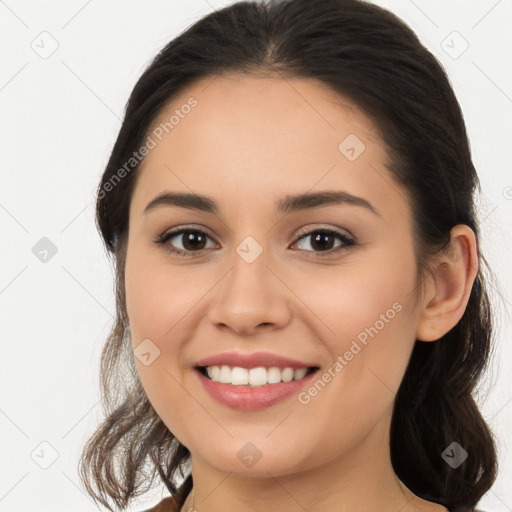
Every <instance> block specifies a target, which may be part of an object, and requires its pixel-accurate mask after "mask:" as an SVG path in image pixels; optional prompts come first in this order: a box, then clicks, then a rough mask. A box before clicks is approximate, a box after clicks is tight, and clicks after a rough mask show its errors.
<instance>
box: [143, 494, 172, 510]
mask: <svg viewBox="0 0 512 512" xmlns="http://www.w3.org/2000/svg"><path fill="white" fill-rule="evenodd" d="M141 512H179V511H178V508H177V507H176V503H175V502H174V501H173V499H172V498H170V497H168V498H164V499H163V500H162V501H161V502H160V503H158V504H157V505H155V506H154V507H152V508H148V509H146V510H142V511H141Z"/></svg>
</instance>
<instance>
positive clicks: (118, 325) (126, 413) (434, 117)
mask: <svg viewBox="0 0 512 512" xmlns="http://www.w3.org/2000/svg"><path fill="white" fill-rule="evenodd" d="M230 73H231V74H233V73H242V74H245V75H250V76H270V77H277V78H286V77H296V78H303V79H315V80H318V81H320V82H321V83H322V84H325V85H326V86H327V87H328V88H329V89H330V90H332V91H334V92H335V93H337V94H340V95H343V97H345V98H348V99H349V101H351V102H352V103H353V104H354V105H355V106H357V107H358V108H359V109H360V110H361V111H362V112H363V113H364V114H365V115H367V116H368V118H369V119H371V120H372V121H373V122H374V123H375V125H376V127H377V129H378V131H379V135H380V136H381V139H382V141H383V143H384V147H385V148H386V151H387V154H388V156H389V160H390V161H389V165H388V168H389V170H390V172H391V175H392V177H393V179H394V180H395V181H396V182H397V183H398V184H400V185H401V186H402V187H403V189H404V190H405V191H406V193H407V197H408V199H410V205H411V211H412V218H413V231H414V233H413V235H414V244H415V255H416V260H417V269H418V276H420V277H422V278H423V277H424V276H425V273H426V272H428V271H431V269H430V267H429V262H431V261H432V258H433V257H435V256H436V255H438V254H440V253H441V252H443V251H445V250H446V249H447V248H448V246H449V244H450V240H451V236H450V230H451V228H452V227H453V226H455V225H457V224H466V225H468V226H469V227H470V228H471V229H472V230H473V231H474V233H475V237H476V240H477V251H478V256H479V266H478V273H477V275H476V278H475V281H474V283H473V286H472V289H471V293H470V296H469V300H468V303H467V307H466V309H465V312H464V314H463V316H462V318H461V319H460V321H459V322H458V323H457V324H456V325H455V326H454V327H453V328H452V329H451V330H450V331H449V332H447V333H446V334H445V335H444V336H442V338H440V339H439V340H438V341H436V342H434V343H425V342H421V341H419V340H416V342H415V345H414V348H413V351H412V354H411V357H410V360H409V363H408V366H407V369H406V371H405V374H404V377H403V380H402V382H401V385H400V387H399V389H398V392H397V394H396V397H395V401H394V409H393V416H392V421H391V431H390V454H391V461H392V464H393V468H394V471H395V473H396V475H397V476H398V477H399V479H400V480H401V481H402V482H403V483H404V484H405V485H406V486H407V487H408V488H409V489H410V490H411V491H413V492H414V493H415V494H416V495H418V496H419V497H421V498H423V499H425V500H429V501H433V502H436V503H439V504H441V505H443V506H445V507H447V508H448V509H449V510H450V511H461V510H465V509H467V508H473V507H474V506H476V504H477V503H478V501H479V500H480V498H481V497H482V496H483V495H484V494H485V493H486V492H487V491H488V490H489V489H490V488H491V486H492V484H493V482H494V480H495V478H496V476H497V454H496V446H495V440H494V436H493V433H492V432H491V430H490V428H489V427H488V425H487V424H486V422H485V420H484V418H483V417H482V415H481V413H480V411H479V408H478V406H477V403H476V401H475V399H474V397H473V393H474V392H475V391H476V385H477V384H478V381H479V380H480V378H481V376H482V374H483V371H484V370H485V369H486V368H487V366H488V364H489V360H490V356H491V355H492V350H491V349H492V346H493V344H492V341H493V334H494V330H493V317H492V315H491V307H490V300H489V297H490V295H489V291H488V290H487V289H486V280H485V276H484V265H485V269H486V270H487V272H488V273H489V275H491V274H490V268H489V265H488V263H487V261H486V260H485V258H484V256H483V254H482V252H481V250H480V248H479V228H478V222H477V219H476V215H475V202H474V201H475V192H476V190H477V189H478V190H479V191H480V190H481V188H480V183H479V180H478V176H477V173H476V170H475V167H474V165H473V163H472V159H471V154H470V147H469V141H468V137H467V134H466V128H465V124H464V120H463V116H462V112H461V109H460V106H459V103H458V101H457V99H456V97H455V94H454V92H453V90H452V88H451V86H450V82H449V79H448V77H447V75H446V72H445V70H444V69H443V67H442V65H441V64H440V63H439V62H438V61H437V60H436V58H435V57H434V56H433V55H432V54H431V53H430V52H429V51H428V50H427V49H426V48H425V47H424V46H423V45H422V44H421V43H420V41H419V39H418V37H417V36H416V34H415V33H414V32H413V31H412V30H411V29H410V28H409V27H408V26H407V25H406V24H405V23H404V22H403V21H402V20H401V19H400V18H398V17H397V16H395V15H394V14H392V13H391V12H389V11H387V10H385V9H383V8H381V7H378V6H376V5H372V4H370V3H366V2H364V1H361V0H269V1H267V2H264V1H260V2H249V1H243V2H238V3H234V4H232V5H229V6H227V7H224V8H222V9H220V10H217V11H213V12H211V13H210V14H208V15H207V16H205V17H203V18H201V19H199V20H198V21H197V22H195V23H194V24H193V25H191V26H190V27H189V28H187V29H186V30H184V31H183V32H182V33H181V34H180V35H179V36H178V37H176V38H175V39H173V40H172V41H170V42H169V43H168V44H167V45H166V46H165V47H164V48H163V49H162V50H161V51H160V52H159V53H158V54H157V55H156V57H155V58H154V59H153V60H152V62H151V63H150V64H149V65H148V67H147V68H146V69H145V71H144V72H143V74H142V76H141V77H140V79H139V80H138V82H137V83H136V85H135V87H134V89H133V91H132V94H131V96H130V98H129V101H128V103H127V105H126V108H125V116H124V120H123V123H122V126H121V128H120V131H119V134H118V137H117V140H116V142H115V145H114V147H113V150H112V153H111V155H110V158H109V160H108V163H107V166H106V169H105V171H104V174H103V176H102V178H101V182H100V184H99V186H98V191H97V192H98V194H97V203H96V207H97V210H96V223H97V227H98V229H99V232H100V234H101V236H102V239H103V241H104V243H105V248H106V250H107V254H108V256H109V257H113V260H114V265H115V290H116V318H115V322H114V324H113V326H112V329H111V331H110V334H109V335H108V338H107V340H106V343H105V345H104V347H103V351H102V356H101V368H100V381H101V387H102V395H103V397H102V400H103V410H104V412H105V419H104V421H103V422H102V423H101V425H100V426H99V427H98V428H97V430H96V431H95V432H94V433H93V435H92V436H91V437H90V438H89V439H88V441H87V443H86V445H85V447H84V449H83V451H82V454H81V458H80V467H79V473H80V478H81V480H82V482H83V483H84V484H85V487H86V490H87V492H88V493H89V494H90V496H92V497H93V498H94V500H95V501H97V502H101V503H102V504H103V505H105V506H106V507H107V508H108V509H109V510H112V508H111V507H110V505H109V503H108V499H109V498H110V499H112V500H113V502H114V503H115V505H116V506H117V507H120V508H121V509H125V508H126V507H127V506H128V504H129V502H130V500H131V499H132V498H134V497H135V496H138V495H140V494H143V493H145V492H146V491H147V490H148V489H150V488H151V487H153V483H154V480H155V476H156V473H157V472H158V474H159V476H160V478H161V479H162V481H163V482H164V484H165V485H166V486H167V488H168V490H169V492H170V493H171V496H172V497H174V499H175V500H176V502H177V503H179V505H180V506H181V505H182V504H183V502H184V500H185V498H186V496H187V494H188V493H189V491H190V490H191V488H192V485H193V482H192V475H191V474H189V475H188V476H187V477H185V473H184V469H185V468H187V467H188V466H189V463H190V451H189V450H188V449H187V448H186V447H185V446H184V445H182V444H181V443H180V442H179V441H178V440H177V438H175V436H174V435H173V434H172V433H171V432H170V431H169V429H168V428H167V427H166V426H165V425H164V423H163V421H162V420H161V418H160V417H159V416H158V415H157V413H156V412H155V410H154V409H153V407H152V405H151V404H150V402H149V400H148V397H147V396H146V393H145V391H144V389H143V388H142V385H141V383H140V381H139V378H138V375H137V371H136V368H135V363H134V360H133V354H132V347H131V343H130V336H129V333H130V331H129V323H128V317H127V312H126V297H125V287H124V270H125V261H126V248H127V232H128V221H129V217H128V214H129V206H130V201H131V197H132V193H133V189H134V186H135V183H136V177H137V169H138V165H135V166H134V168H133V169H132V170H131V171H130V172H129V173H127V174H126V176H123V178H122V179H117V183H116V184H115V186H113V187H112V186H110V189H109V188H107V185H108V183H110V184H112V183H113V179H115V175H116V173H117V172H118V170H119V169H120V168H121V167H122V166H123V164H125V163H126V162H127V161H129V159H130V158H131V157H132V155H133V152H134V151H136V150H137V149H138V148H140V146H141V144H142V143H143V140H144V138H145V137H146V136H147V133H148V130H149V129H150V126H151V123H152V122H153V121H154V120H155V118H156V117H157V115H158V114H159V113H160V112H162V110H163V109H164V108H165V107H166V106H167V105H168V103H169V102H170V101H171V100H172V99H173V98H174V97H175V96H176V95H177V94H178V93H180V92H181V91H183V90H184V89H185V88H186V87H187V86H189V85H191V84H192V83H194V82H195V81H197V80H199V79H202V78H206V77H210V76H212V77H213V76H214V75H217V76H219V75H223V74H224V75H228V74H230ZM125 168H126V167H125ZM117 177H118V178H119V174H118V175H117ZM106 191H108V192H106ZM429 269H430V270H429ZM454 441H456V442H457V443H458V444H459V445H461V446H462V447H463V448H464V449H465V450H466V451H467V452H468V454H469V456H468V458H467V459H466V460H465V462H464V463H463V464H462V465H460V466H459V467H457V468H456V469H454V468H452V467H451V466H450V465H448V464H447V463H446V462H445V460H443V457H442V456H441V454H442V452H443V451H444V450H445V449H446V448H447V447H448V446H449V445H450V444H451V443H452V442H454ZM148 464H149V468H148ZM147 469H149V470H150V471H149V472H148V471H146V470H147ZM180 478H182V480H181V482H182V483H181V485H179V486H178V481H179V479H180ZM144 483H146V484H147V485H146V487H145V488H142V486H143V484H144Z"/></svg>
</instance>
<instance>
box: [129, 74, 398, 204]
mask: <svg viewBox="0 0 512 512" xmlns="http://www.w3.org/2000/svg"><path fill="white" fill-rule="evenodd" d="M192 105H193V106H192ZM147 135H148V136H149V137H152V138H153V139H154V141H155V143H156V144H155V147H154V148H153V149H151V151H150V152H149V154H148V155H147V156H146V157H145V158H144V160H143V161H142V163H141V165H140V167H139V169H138V173H139V174H140V176H139V177H138V180H137V181H138V184H137V187H136V193H135V194H134V198H133V201H134V202H135V201H139V200H141V198H143V199H144V201H146V202H147V200H149V199H151V198H153V196H155V195H156V194H158V193H160V192H162V191H163V190H165V189H170V190H180V191H185V192H192V193H194V192H196V193H198V194H204V195H212V194H213V195H217V196H219V202H221V203H222V202H223V199H224V198H227V199H228V198H231V199H233V198H236V197H239V199H240V200H243V199H244V198H245V199H247V200H249V198H250V196H251V197H253V198H254V197H259V198H260V202H261V200H262V199H263V198H264V197H267V196H274V192H278V191H285V192H286V193H300V192H305V191H307V190H310V189H312V188H313V187H316V188H320V189H326V188H337V189H339V188H340V187H342V188H343V189H346V190H348V189H349V191H350V192H352V193H353V194H357V195H366V196H368V192H369V193H370V195H371V190H372V189H375V188H376V187H377V189H376V190H374V193H375V192H376V191H378V193H379V195H381V196H382V195H384V196H385V195H386V194H387V195H390V196H391V195H393V194H396V192H397V190H394V191H393V190H391V189H392V188H396V185H394V184H392V183H391V189H389V190H388V189H387V188H386V187H388V188H389V187H390V180H389V177H387V178H386V177H385V176H384V174H385V173H386V172H387V170H386V169H385V165H386V163H387V154H386V151H385V147H384V145H383V144H382V142H381V140H380V138H379V136H378V131H377V129H376V127H375V126H374V125H373V123H372V122H371V121H370V120H369V118H368V117H366V116H365V115H364V114H363V113H362V112H361V111H360V110H359V109H358V108H357V107H356V106H355V105H354V104H352V103H351V102H350V101H349V100H348V99H347V98H344V97H343V96H341V95H339V94H337V93H335V92H334V91H333V90H332V89H330V88H329V87H328V86H326V85H325V84H323V83H321V82H318V81H316V80H312V79H302V78H289V77H287V78H276V77H254V76H245V75H222V76H213V77H207V78H204V79H201V80H199V81H197V82H195V83H194V84H192V85H191V86H189V87H187V88H186V89H184V90H183V91H181V92H180V94H178V95H176V96H175V97H174V98H173V99H172V100H171V101H170V102H169V103H168V104H167V105H166V106H165V107H164V108H163V109H162V110H161V112H160V113H159V114H158V116H157V117H156V118H155V120H154V121H153V123H152V124H151V127H150V130H149V131H148V133H147ZM354 156H355V158H354ZM383 178H384V179H383ZM315 184H317V185H315ZM209 192H210V193H209ZM280 195H282V194H280ZM150 196H151V197H150ZM143 206H145V204H144V205H142V204H138V205H137V207H139V208H142V207H143Z"/></svg>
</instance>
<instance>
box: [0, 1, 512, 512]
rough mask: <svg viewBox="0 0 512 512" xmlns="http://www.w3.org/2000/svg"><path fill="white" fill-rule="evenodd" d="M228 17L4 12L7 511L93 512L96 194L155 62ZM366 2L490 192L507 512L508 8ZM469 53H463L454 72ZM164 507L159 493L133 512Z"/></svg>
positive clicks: (106, 307) (99, 278) (2, 314)
mask: <svg viewBox="0 0 512 512" xmlns="http://www.w3.org/2000/svg"><path fill="white" fill-rule="evenodd" d="M229 3H231V2H227V1H217V2H213V1H212V0H209V1H206V0H194V1H191V0H188V1H186V2H185V1H184V0H180V1H178V0H173V1H170V0H166V1H162V0H151V1H146V2H134V1H121V0H116V1H111V0H109V1H101V2H100V1H99V0H89V1H87V0H67V1H63V0H60V1H54V2H52V3H48V2H40V1H37V0H30V1H23V2H22V1H20V0H5V1H0V38H1V47H2V49H3V52H2V61H1V66H0V105H1V109H2V110H1V112H2V114H1V116H0V129H1V132H0V133H1V143H2V145H1V169H2V175H1V187H0V192H1V194H0V226H1V236H2V238H1V240H2V245H1V249H0V259H1V266H0V268H1V272H0V329H1V331H0V343H1V350H2V352H1V354H2V357H1V358H0V361H1V363H0V364H1V369H0V393H1V395H0V429H1V456H0V469H1V473H0V512H18V511H19V512H26V511H27V510H38V511H39V512H50V511H51V512H61V511H69V510H73V511H74V512H84V511H90V510H95V509H96V506H95V505H94V503H93V502H92V501H91V500H90V499H89V498H88V497H87V496H86V495H85V494H84V492H83V490H81V488H80V484H79V480H78V475H77V471H76V467H77V459H78V456H79V453H80V450H81V448H82V446H83V443H84V442H85V440H86V439H87V437H88V436H89V435H90V434H91V433H92V431H93V429H94V428H95V426H96V425H97V424H98V422H99V420H100V419H101V418H102V412H101V408H100V404H99V398H100V395H99V388H98V371H99V357H100V349H101V347H102V343H103V341H104V339H105V337H106V335H107V333H108V331H109V327H110V324H111V322H112V319H113V316H112V315H113V312H114V296H113V278H112V269H111V268H110V264H109V262H108V260H107V258H106V256H105V253H104V250H103V247H102V244H101V241H100V237H99V234H98V233H97V231H96V228H95V224H94V192H95V188H96V186H97V183H98V182H99V179H100V176H101V174H102V172H103V169H104V166H105V164H106V162H107V159H108V156H109V152H110V150H111V148H112V145H113V143H114V141H115V138H116V136H117V133H118V130H119V128H120V125H121V119H122V115H123V109H124V106H125V103H126V101H127V99H128V97H129V94H130V92H131V90H132V88H133V86H134V84H135V82H136V80H137V79H138V77H139V76H140V74H141V72H142V71H143V69H144V67H145V66H146V64H147V63H148V61H149V60H150V59H151V58H152V57H153V56H154V55H155V54H156V53H157V51H158V50H159V49H160V48H161V47H163V46H164V45H165V44H166V43H167V42H168V41H169V40H170V39H172V38H173V37H175V36H176V35H177V34H178V33H179V32H181V31H182V30H183V29H185V28H186V27H188V26H189V25H190V24H192V23H193V22H194V21H196V20H197V19H198V18H199V17H201V16H203V15H205V14H207V13H208V12H210V11H212V10H213V9H214V8H218V7H223V6H225V5H228V4H229ZM375 3H377V4H379V5H382V6H383V7H386V8H388V9H390V10H391V11H393V12H394V13H396V14H397V15H399V16H400V17H401V18H402V19H404V20H405V21H406V22H407V23H408V24H409V25H410V26H411V27H412V28H413V30H415V31H416V32H417V33H418V35H419V37H420V39H421V40H422V41H423V42H424V43H425V44H426V45H427V47H428V48H429V49H430V50H431V51H432V52H433V53H434V55H435V56H436V57H438V58H439V59H440V61H441V62H442V64H443V65H444V66H445V68H446V69H447V71H448V74H449V76H450V79H451V82H452V84H453V87H454V89H455V91H456V94H457V97H458V99H459V101H460V103H461V106H462V110H463V112H464V116H465V120H466V123H467V129H468V132H469V136H470V141H471V148H472V154H473V158H474V162H475V165H476V167H477V170H478V172H479V175H480V178H481V181H482V186H483V191H484V195H483V200H482V202H481V206H480V218H481V220H482V222H483V223H482V235H483V240H482V247H483V251H484V253H485V254H486V255H487V257H488V259H489V262H490V263H491V265H492V266H493V268H494V270H495V272H496V275H497V278H498V282H499V287H500V288H499V289H498V292H499V291H501V293H502V294H503V296H504V300H500V299H499V295H496V301H497V302H496V309H495V311H496V317H497V318H498V322H497V340H498V347H497V349H496V356H495V357H494V359H493V367H492V371H491V372H490V373H489V375H488V378H487V380H486V381H484V383H483V384H484V385H486V386H487V388H490V391H489V393H488V395H486V394H481V396H480V398H481V400H482V402H483V412H484V415H485V417H486V419H487V420H488V421H489V423H490V425H491V427H492V428H493V430H494V432H495V433H496V435H497V437H498V438H499V449H500V464H501V472H500V476H499V479H498V481H497V482H496V484H495V486H494V487H493V488H492V489H491V491H490V492H489V493H488V494H487V495H486V496H485V497H484V499H483V500H482V501H481V503H480V508H482V509H483V510H485V511H487V512H505V511H511V510H512V485H511V482H512V466H511V461H512V457H511V456H510V449H511V447H512V426H511V425H512V385H511V379H510V375H511V372H512V363H511V360H512V349H511V343H510V338H511V336H510V335H511V320H510V311H511V302H512V299H511V294H510V293H509V291H508V290H510V287H511V285H512V273H511V270H510V249H511V247H512V245H511V238H512V236H511V235H512V222H511V220H512V200H511V199H512V193H511V192H512V189H511V188H510V187H511V186H512V172H511V166H510V163H511V158H510V146H511V142H512V123H511V114H512V72H511V71H512V69H511V68H512V64H511V63H512V31H511V29H510V28H511V27H512V2H511V1H510V0H500V1H498V0H479V1H476V0H473V1H463V0H458V1H454V0H450V1H441V0H436V1H426V0H415V1H413V0H379V1H377V2H375ZM43 31H46V32H48V33H49V34H50V35H51V37H50V36H47V35H43V36H40V34H41V32H43ZM453 31H456V32H458V34H459V35H460V36H458V35H455V36H454V35H453V34H452V32H453ZM450 34H451V35H450ZM448 36H450V37H449V38H448V39H447V37H448ZM42 37H46V38H47V39H46V40H45V47H46V48H50V46H49V45H50V44H51V38H53V39H54V40H55V41H56V42H57V43H58V48H57V49H56V51H55V52H54V53H53V54H52V55H50V56H49V57H48V58H46V59H43V58H41V57H40V56H39V55H38V54H37V53H36V52H35V51H34V50H33V49H32V46H35V45H39V46H42V45H43V43H41V42H40V41H41V38H42ZM454 38H455V39H454ZM462 38H463V39H464V40H465V41H467V43H468V44H469V47H468V49H467V50H466V51H465V52H464V53H462V54H461V55H460V56H459V57H458V58H453V57H454V55H455V53H458V52H459V51H460V50H461V49H462V46H461V45H462V44H464V41H463V39H462ZM443 41H444V42H443ZM31 45H32V46H31ZM450 46H451V47H452V48H451V49H450ZM450 53H451V55H450ZM507 187H508V188H507ZM42 237H48V238H49V239H50V240H51V241H52V242H53V244H55V246H56V247H57V253H56V254H55V255H54V256H53V257H52V258H51V259H50V260H49V261H48V262H46V263H43V262H41V261H40V260H39V259H38V258H36V256H35V255H34V254H33V252H32V248H33V247H34V245H35V244H36V243H37V242H38V241H39V240H40V239H41V238H42ZM507 263H508V265H507ZM493 289H496V287H493ZM498 292H497V293H498ZM484 389H486V388H484ZM41 443H49V444H50V445H51V446H52V447H53V448H50V447H49V445H48V444H43V445H41ZM53 449H54V450H56V452H58V458H57V460H56V461H55V462H54V463H53V464H52V465H51V466H50V467H49V468H48V469H42V468H41V467H40V466H39V465H38V464H37V463H36V462H35V460H38V461H39V462H40V463H44V462H45V460H46V462H48V461H49V460H50V458H51V456H52V453H53V452H52V450H53ZM34 450H35V451H34ZM37 455H38V456H39V457H37ZM32 457H34V458H32ZM507 484H508V485H507ZM162 495H167V492H166V491H165V492H164V488H163V486H161V487H158V488H156V489H155V490H154V491H153V492H152V493H148V494H147V495H146V496H144V499H142V498H141V499H140V501H139V503H138V504H135V505H134V506H133V508H132V510H143V509H144V508H146V507H148V506H150V505H152V504H154V503H156V502H157V501H159V500H160V498H161V496H162Z"/></svg>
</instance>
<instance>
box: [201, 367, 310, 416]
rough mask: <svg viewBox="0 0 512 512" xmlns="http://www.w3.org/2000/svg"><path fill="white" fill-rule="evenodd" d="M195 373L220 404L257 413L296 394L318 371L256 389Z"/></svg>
mask: <svg viewBox="0 0 512 512" xmlns="http://www.w3.org/2000/svg"><path fill="white" fill-rule="evenodd" d="M195 372H196V373H197V375H198V376H199V379H200V380H201V382H202V384H203V386H204V388H205V389H206V391H207V392H208V393H209V394H210V396H211V397H212V398H214V399H215V400H217V401H218V402H220V403H221V404H224V405H227V406H228V407H231V408H233V409H239V410H242V411H259V410H261V409H265V408H266V407H270V406H271V405H274V404H276V403H278V402H280V401H282V400H284V399H285V398H287V397H289V396H290V395H293V394H296V393H298V392H299V391H300V390H301V389H302V388H303V387H304V386H305V385H306V384H308V383H309V381H310V380H311V379H312V378H313V377H314V376H315V375H316V373H317V372H318V370H316V371H314V372H312V373H310V374H308V375H306V376H305V377H303V378H302V379H299V380H292V381H290V382H280V383H279V384H267V385H265V386H257V387H253V386H233V385H231V384H223V383H221V382H214V381H213V380H211V379H209V378H207V377H205V376H204V375H203V374H202V373H201V372H200V371H199V370H198V369H197V368H196V369H195Z"/></svg>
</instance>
